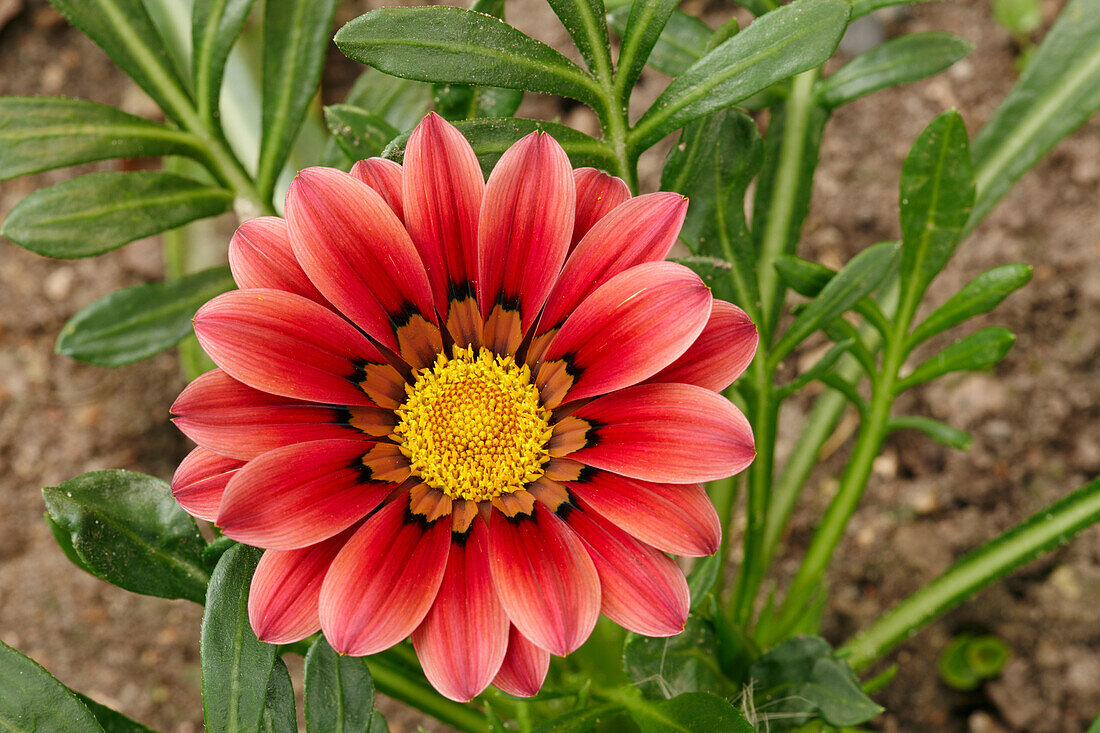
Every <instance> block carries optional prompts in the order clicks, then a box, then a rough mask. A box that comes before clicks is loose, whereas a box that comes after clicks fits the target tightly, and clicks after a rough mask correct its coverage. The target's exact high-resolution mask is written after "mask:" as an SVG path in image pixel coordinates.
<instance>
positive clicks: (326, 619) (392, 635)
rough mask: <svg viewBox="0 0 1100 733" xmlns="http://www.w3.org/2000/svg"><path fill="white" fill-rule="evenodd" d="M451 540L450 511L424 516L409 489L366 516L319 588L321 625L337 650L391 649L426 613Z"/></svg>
mask: <svg viewBox="0 0 1100 733" xmlns="http://www.w3.org/2000/svg"><path fill="white" fill-rule="evenodd" d="M450 540H451V523H450V521H449V517H446V516H444V517H442V518H441V519H437V520H435V521H427V520H426V519H425V518H424V517H423V516H421V515H417V514H414V513H413V512H412V511H411V509H410V504H409V494H405V495H404V496H402V497H401V498H399V499H397V500H395V501H393V502H390V503H389V504H387V505H386V506H384V507H383V508H382V509H381V511H379V512H377V513H376V514H374V515H373V516H371V517H370V518H369V519H368V520H367V521H366V522H365V523H364V524H363V526H362V527H360V528H359V531H358V532H356V533H355V535H354V536H353V537H352V538H351V540H349V541H348V543H347V544H346V545H345V546H344V549H343V550H341V551H340V554H339V555H337V556H336V560H335V561H334V562H333V563H332V567H330V568H329V571H328V574H327V575H326V576H325V582H324V585H323V586H322V587H321V604H320V609H321V628H322V629H324V631H325V637H326V638H328V640H329V643H330V644H332V648H333V649H335V650H336V651H337V652H339V653H340V654H350V655H352V656H356V657H358V656H363V655H366V654H374V653H376V652H380V651H382V650H383V649H388V648H389V647H391V646H393V645H394V644H396V643H397V642H399V641H401V640H402V639H404V638H405V637H406V636H408V635H409V634H410V633H412V631H413V630H414V629H415V628H416V627H417V626H419V625H420V622H421V621H423V620H424V617H425V616H426V615H427V613H428V610H429V609H430V608H431V605H432V602H433V601H434V600H435V597H436V593H437V592H438V590H439V586H440V583H441V582H442V580H443V573H444V570H445V569H446V567H447V553H448V549H449V547H450Z"/></svg>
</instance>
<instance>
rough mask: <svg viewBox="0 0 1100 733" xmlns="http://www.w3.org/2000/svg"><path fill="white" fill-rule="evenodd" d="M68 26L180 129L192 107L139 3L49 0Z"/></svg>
mask: <svg viewBox="0 0 1100 733" xmlns="http://www.w3.org/2000/svg"><path fill="white" fill-rule="evenodd" d="M50 3H51V4H52V5H53V6H54V7H55V8H57V9H58V10H59V11H60V12H61V14H62V15H64V16H65V17H66V18H67V19H68V21H69V22H70V23H72V24H73V25H75V26H76V27H77V28H79V29H80V30H82V31H83V32H84V33H85V34H86V35H87V36H88V37H89V38H91V39H92V40H93V41H95V42H96V44H97V45H98V46H99V47H100V48H102V49H103V50H104V51H106V52H107V55H108V56H110V57H111V60H112V61H114V62H115V64H116V65H117V66H118V67H119V68H120V69H122V70H123V71H125V72H126V73H127V74H129V75H130V78H131V79H133V80H134V81H136V82H137V84H138V86H140V87H141V88H142V89H144V90H145V91H146V92H147V93H148V94H149V96H150V97H152V98H153V100H154V101H155V102H156V103H157V105H158V106H159V107H160V108H161V109H162V110H164V112H165V113H166V114H167V115H168V116H169V117H171V118H172V119H173V120H175V121H176V122H179V123H181V124H182V125H184V127H187V126H188V123H190V122H194V121H195V111H194V105H193V104H192V102H191V97H190V95H189V94H188V92H187V91H186V85H185V84H184V82H183V81H182V80H181V79H180V77H179V75H178V74H177V73H176V70H175V67H174V65H173V62H172V60H171V57H170V56H169V53H168V44H166V43H165V42H164V39H163V38H162V37H161V35H160V33H158V32H157V29H156V26H155V25H154V24H153V20H152V18H150V17H149V13H148V11H147V10H146V9H145V5H144V4H143V3H142V2H141V0H50Z"/></svg>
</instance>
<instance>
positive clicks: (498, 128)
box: [383, 117, 616, 173]
mask: <svg viewBox="0 0 1100 733" xmlns="http://www.w3.org/2000/svg"><path fill="white" fill-rule="evenodd" d="M455 127H457V128H458V130H459V132H461V133H462V134H463V135H465V136H466V139H467V140H469V141H470V145H471V146H472V147H473V149H474V153H475V154H476V155H477V159H478V161H479V162H480V163H481V169H482V170H483V171H484V172H485V173H488V172H489V171H490V170H492V168H493V166H494V165H496V162H497V161H498V160H499V159H500V156H501V155H502V154H503V153H504V151H505V150H507V149H508V148H509V147H511V146H512V144H513V143H515V142H516V140H519V139H520V138H521V137H523V136H524V135H527V134H529V133H531V132H534V131H535V130H543V131H544V132H547V133H549V134H550V135H552V136H553V137H554V139H555V140H557V141H558V142H559V143H560V144H561V146H562V147H563V148H565V152H566V153H568V154H569V160H570V162H572V164H573V165H574V166H584V165H590V166H594V167H596V168H603V169H605V170H606V169H610V168H613V167H614V166H615V165H616V159H615V156H614V154H613V153H612V152H611V150H610V149H608V147H607V146H606V145H604V144H603V143H602V142H600V141H599V140H597V139H595V138H593V137H589V136H588V135H585V134H584V133H583V132H579V131H578V130H574V129H573V128H572V127H566V126H565V125H560V124H558V123H556V122H543V121H541V120H528V119H524V118H522V117H507V118H503V119H493V118H486V119H482V120H464V121H460V122H456V123H455ZM408 141H409V133H404V134H402V135H400V136H399V137H397V138H396V139H394V140H393V142H391V143H390V144H389V146H388V147H387V148H386V150H385V151H383V155H385V156H386V157H387V158H391V159H393V160H400V159H401V157H402V156H403V155H404V154H405V145H406V143H408Z"/></svg>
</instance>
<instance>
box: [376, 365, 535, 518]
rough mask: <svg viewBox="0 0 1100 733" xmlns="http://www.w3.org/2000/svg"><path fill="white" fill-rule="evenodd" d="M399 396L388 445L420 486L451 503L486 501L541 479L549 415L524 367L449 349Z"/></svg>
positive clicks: (421, 371) (528, 370) (419, 372)
mask: <svg viewBox="0 0 1100 733" xmlns="http://www.w3.org/2000/svg"><path fill="white" fill-rule="evenodd" d="M405 392H406V394H407V395H408V397H407V399H406V400H405V402H404V404H402V405H401V407H399V408H398V409H397V410H396V411H395V412H396V413H397V418H398V424H397V427H396V428H394V431H393V435H392V437H393V438H394V440H395V441H396V442H397V444H398V446H399V448H400V449H401V452H402V453H403V454H405V456H406V457H407V458H408V459H409V463H410V464H411V466H412V471H413V473H415V474H417V475H419V476H420V478H421V479H422V480H423V481H424V483H426V484H428V485H429V486H433V487H435V488H437V489H439V490H440V491H442V492H443V493H445V494H446V495H447V496H449V497H451V498H452V499H467V500H470V501H487V500H490V499H494V498H496V497H498V496H500V495H501V494H510V493H512V492H513V491H519V490H520V489H522V488H523V487H524V486H526V485H528V484H530V483H531V482H532V481H535V480H536V479H538V478H539V477H540V476H542V474H543V465H544V464H545V463H546V462H547V461H549V460H550V454H549V453H548V452H547V442H548V441H549V439H550V432H551V431H550V411H549V410H547V409H545V408H544V407H543V406H542V404H541V402H540V401H539V391H538V388H537V387H536V386H535V385H534V384H532V383H531V370H530V369H529V368H528V367H527V365H526V364H524V365H522V366H520V365H518V364H516V362H515V360H514V359H513V358H512V357H510V356H494V355H493V353H492V352H490V351H488V350H487V349H484V348H482V349H480V350H478V351H477V352H476V353H475V351H474V349H473V348H459V347H457V346H456V347H455V349H454V352H453V356H452V357H451V358H447V356H446V355H445V354H440V355H439V356H438V358H437V359H436V360H435V364H433V365H432V366H431V367H427V368H424V369H421V370H419V371H418V372H417V373H416V380H415V381H414V383H413V384H411V385H406V387H405Z"/></svg>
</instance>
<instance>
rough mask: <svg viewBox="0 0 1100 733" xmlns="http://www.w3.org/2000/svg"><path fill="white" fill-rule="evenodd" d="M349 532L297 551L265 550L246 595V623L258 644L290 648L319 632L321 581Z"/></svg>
mask: <svg viewBox="0 0 1100 733" xmlns="http://www.w3.org/2000/svg"><path fill="white" fill-rule="evenodd" d="M349 537H351V530H348V531H344V532H341V533H340V534H338V535H336V536H335V537H330V538H329V539H327V540H324V541H322V542H318V543H317V544H315V545H310V546H308V547H303V548H301V549H298V550H267V551H266V552H264V554H263V556H262V557H260V564H259V565H257V566H256V573H255V575H253V576H252V587H251V589H250V590H249V592H248V621H249V623H250V624H251V625H252V630H253V631H254V632H256V636H258V637H259V638H260V641H265V642H267V643H268V644H290V643H293V642H295V641H299V640H301V639H304V638H306V637H307V636H309V635H310V634H314V633H316V632H317V631H318V630H319V629H320V628H321V619H320V618H319V617H318V615H317V599H318V598H320V596H321V581H322V580H324V578H325V573H326V572H327V571H328V568H329V565H331V564H332V560H333V558H335V557H336V553H338V552H339V551H340V548H342V547H343V546H344V543H345V542H347V541H348V538H349Z"/></svg>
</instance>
